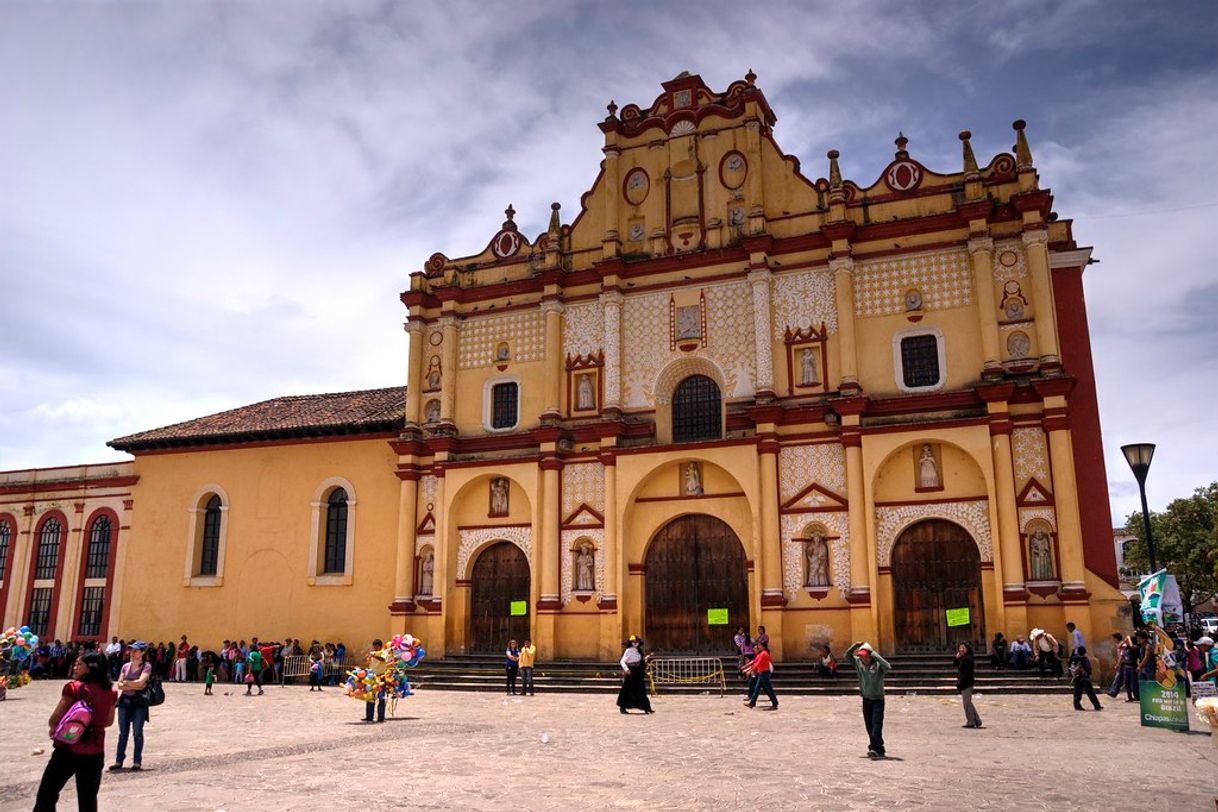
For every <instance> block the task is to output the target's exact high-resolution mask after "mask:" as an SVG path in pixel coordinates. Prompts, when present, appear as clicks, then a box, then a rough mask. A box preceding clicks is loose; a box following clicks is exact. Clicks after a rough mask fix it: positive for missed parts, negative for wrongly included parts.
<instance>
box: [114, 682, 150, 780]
mask: <svg viewBox="0 0 1218 812" xmlns="http://www.w3.org/2000/svg"><path fill="white" fill-rule="evenodd" d="M147 721H148V708H147V706H145V705H132V704H130V699H128V698H123V699H120V700H119V701H118V752H117V753H116V754H115V756H114V763H115V764H122V763H123V759H124V758H126V756H127V734H129V733H130V732H131V728H133V727H134V728H135V753H134V754H133V755H132V757H131V763H132V764H139V763H140V761H141V759H142V758H143V756H144V722H147Z"/></svg>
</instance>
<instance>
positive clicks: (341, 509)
mask: <svg viewBox="0 0 1218 812" xmlns="http://www.w3.org/2000/svg"><path fill="white" fill-rule="evenodd" d="M346 569H347V492H346V491H345V490H343V489H342V488H335V489H334V490H333V491H332V492H331V493H330V498H329V499H327V500H326V561H325V570H324V571H325V572H327V573H340V572H344V571H345V570H346Z"/></svg>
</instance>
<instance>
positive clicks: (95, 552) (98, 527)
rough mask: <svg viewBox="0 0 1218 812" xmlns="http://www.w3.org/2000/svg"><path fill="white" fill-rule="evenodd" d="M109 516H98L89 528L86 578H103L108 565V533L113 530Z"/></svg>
mask: <svg viewBox="0 0 1218 812" xmlns="http://www.w3.org/2000/svg"><path fill="white" fill-rule="evenodd" d="M113 527H114V526H113V525H112V524H111V523H110V517H109V516H98V517H97V518H96V519H94V520H93V526H92V527H90V528H89V554H88V559H87V560H86V563H85V577H86V578H105V577H106V570H107V568H108V567H109V565H110V534H111V531H112V530H113Z"/></svg>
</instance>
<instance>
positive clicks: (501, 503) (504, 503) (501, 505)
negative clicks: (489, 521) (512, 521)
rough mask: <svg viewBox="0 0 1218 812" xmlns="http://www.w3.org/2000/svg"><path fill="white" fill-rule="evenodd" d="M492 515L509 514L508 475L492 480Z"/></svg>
mask: <svg viewBox="0 0 1218 812" xmlns="http://www.w3.org/2000/svg"><path fill="white" fill-rule="evenodd" d="M491 515H492V516H506V515H508V481H507V478H506V477H496V478H494V479H492V480H491Z"/></svg>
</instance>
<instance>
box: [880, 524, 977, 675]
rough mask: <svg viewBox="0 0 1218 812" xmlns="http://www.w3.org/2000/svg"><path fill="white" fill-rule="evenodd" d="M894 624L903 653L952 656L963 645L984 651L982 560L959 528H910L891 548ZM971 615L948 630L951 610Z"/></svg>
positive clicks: (950, 526) (918, 526)
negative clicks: (947, 654)
mask: <svg viewBox="0 0 1218 812" xmlns="http://www.w3.org/2000/svg"><path fill="white" fill-rule="evenodd" d="M892 592H893V624H894V626H895V629H894V631H895V637H896V645H897V651H898V652H947V651H953V650H954V649H955V647H956V646H957V645H959V644H960V643H962V642H967V643H972V644H973V646H974V648H978V647H980V648H979V650H984V640H985V617H984V612H985V607H984V604H983V603H982V600H981V557H980V555H979V554H978V552H977V544H976V543H975V542H974V541H973V539H972V537H971V536H970V535H969V534H968V532H967V531H965V530H964V529H963V528H961V527H960V526H959V525H956V524H952V523H951V522H948V521H942V520H940V519H929V520H926V521H922V522H918V523H917V524H913V525H910V526H909V527H908V528H906V530H905V531H904V532H903V533H901V536H900V538H898V539H897V541H896V545H895V546H894V547H893V548H892ZM964 608H967V609H968V610H969V623H968V625H965V626H948V625H947V610H949V609H964Z"/></svg>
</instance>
